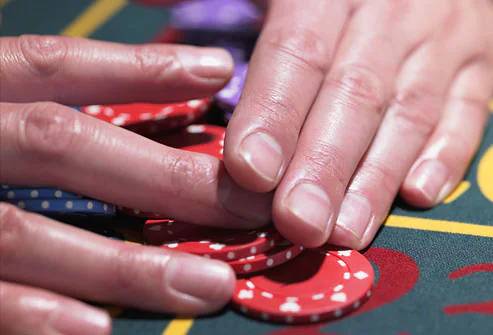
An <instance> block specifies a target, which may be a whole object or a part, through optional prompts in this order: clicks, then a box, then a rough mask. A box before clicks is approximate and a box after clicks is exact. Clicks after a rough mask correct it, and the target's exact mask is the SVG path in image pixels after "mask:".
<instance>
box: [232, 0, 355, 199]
mask: <svg viewBox="0 0 493 335" xmlns="http://www.w3.org/2000/svg"><path fill="white" fill-rule="evenodd" d="M349 4H350V2H348V1H317V0H310V1H305V2H300V1H296V0H287V1H277V2H276V1H274V2H272V3H271V6H270V10H269V15H268V18H267V22H266V24H265V26H264V28H263V30H262V33H261V36H260V38H259V41H258V43H257V46H256V48H255V51H254V54H253V56H252V59H251V61H250V66H249V73H248V77H247V80H246V83H245V86H244V89H243V93H242V97H241V99H240V102H239V104H238V107H237V108H236V110H235V113H234V115H233V117H232V119H231V120H230V122H229V125H228V132H227V134H226V140H225V151H224V152H225V154H224V155H225V156H224V161H225V164H226V167H227V169H228V171H229V173H230V174H231V176H232V177H233V178H234V180H235V181H236V182H238V183H239V184H240V185H241V186H243V187H245V188H246V189H249V190H252V191H256V192H267V191H270V190H272V189H273V188H274V187H275V186H276V185H277V183H278V181H279V180H280V178H281V177H282V175H283V173H284V171H285V170H286V167H287V165H288V164H289V161H290V159H291V157H292V155H293V153H294V151H295V147H296V143H297V140H298V134H299V131H300V129H301V127H302V125H303V122H304V120H305V117H306V115H307V113H308V111H309V109H310V106H311V105H312V103H313V100H314V99H315V96H316V94H317V92H318V89H319V87H320V84H321V82H322V80H323V77H324V76H325V73H326V72H327V70H328V68H329V66H330V63H331V59H332V56H333V53H334V50H335V49H336V44H337V41H338V38H339V35H340V34H341V32H342V30H343V28H344V24H345V22H346V20H347V18H348V17H349V15H350V12H351V7H350V5H349ZM317 13H331V28H330V29H327V27H326V25H327V18H326V16H325V15H317Z"/></svg>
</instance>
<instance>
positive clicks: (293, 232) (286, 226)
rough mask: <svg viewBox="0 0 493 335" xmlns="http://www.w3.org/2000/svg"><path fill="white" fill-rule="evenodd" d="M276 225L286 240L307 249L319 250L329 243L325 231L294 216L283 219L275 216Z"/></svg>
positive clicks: (288, 215) (286, 216) (285, 216)
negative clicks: (318, 248)
mask: <svg viewBox="0 0 493 335" xmlns="http://www.w3.org/2000/svg"><path fill="white" fill-rule="evenodd" d="M274 224H275V226H276V228H277V230H278V231H279V233H280V234H281V235H282V236H283V237H284V238H285V239H286V240H288V241H290V242H291V243H293V244H296V245H301V246H303V247H305V248H317V247H320V246H322V245H323V244H324V243H325V242H326V241H327V237H326V233H325V232H324V231H323V230H321V229H319V228H318V227H316V226H314V225H311V224H307V223H306V222H305V221H303V220H301V219H300V218H298V217H296V216H294V215H290V214H287V215H286V214H285V215H284V216H283V218H280V217H279V215H275V216H274Z"/></svg>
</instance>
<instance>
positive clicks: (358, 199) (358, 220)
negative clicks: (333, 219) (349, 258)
mask: <svg viewBox="0 0 493 335" xmlns="http://www.w3.org/2000/svg"><path fill="white" fill-rule="evenodd" d="M371 218H372V211H371V206H370V203H369V202H368V200H367V199H366V198H365V197H363V196H361V195H359V194H354V193H348V194H346V197H345V198H344V201H343V202H342V205H341V210H340V211H339V217H338V218H337V225H338V226H339V227H341V228H343V229H345V230H347V231H349V232H350V233H352V234H353V235H354V236H355V237H356V238H357V239H358V240H359V241H361V239H362V238H363V235H364V233H365V231H366V228H367V227H368V225H369V224H370V220H371Z"/></svg>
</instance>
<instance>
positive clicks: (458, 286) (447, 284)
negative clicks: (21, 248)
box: [0, 0, 493, 335]
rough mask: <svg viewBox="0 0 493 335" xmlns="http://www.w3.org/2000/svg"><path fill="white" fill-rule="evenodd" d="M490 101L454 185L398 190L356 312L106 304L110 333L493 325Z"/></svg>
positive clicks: (117, 30)
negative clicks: (207, 311)
mask: <svg viewBox="0 0 493 335" xmlns="http://www.w3.org/2000/svg"><path fill="white" fill-rule="evenodd" d="M0 8H1V11H2V28H1V34H2V35H3V36H17V35H20V34H26V33H35V34H62V35H70V36H82V37H91V38H94V39H100V40H108V41H117V42H125V43H145V42H148V41H153V40H155V39H156V36H158V35H160V34H162V32H163V31H165V30H166V29H167V28H166V27H167V24H168V22H169V12H168V10H166V9H155V8H153V9H151V8H146V7H142V6H139V5H135V4H131V3H129V2H127V1H125V0H97V1H91V0H73V1H64V0H44V1H40V0H2V1H0ZM490 110H491V111H492V117H491V120H490V122H489V125H488V129H487V132H486V135H485V137H484V140H483V142H482V144H481V148H480V151H479V153H478V154H477V156H476V157H475V158H474V160H473V162H472V165H471V167H470V169H469V171H468V173H467V175H466V176H465V178H464V180H463V181H462V183H461V184H460V185H459V187H458V188H457V189H456V190H455V191H454V193H453V194H452V195H450V196H449V197H448V198H447V199H445V200H444V201H443V203H442V204H440V205H439V206H437V207H435V208H433V209H429V210H416V209H413V208H409V207H408V206H406V205H405V204H404V203H402V202H401V201H400V200H396V203H395V206H394V207H393V209H392V211H391V214H390V215H389V217H388V219H387V220H386V222H385V225H384V226H383V227H382V229H381V231H380V232H379V234H378V236H377V237H376V239H375V241H374V242H373V243H372V244H371V246H370V247H369V248H367V249H366V250H364V251H363V253H364V255H365V256H366V257H367V259H368V260H370V261H371V263H372V265H373V266H374V269H375V273H376V280H375V288H374V290H373V295H372V296H371V298H370V299H369V300H368V301H367V302H366V303H365V304H364V305H363V306H362V307H361V308H360V309H359V310H357V311H356V312H354V313H352V314H349V315H347V316H345V317H343V318H341V319H337V320H335V321H332V322H326V323H322V324H313V325H303V326H288V325H280V324H270V323H267V322H263V321H257V320H253V319H250V318H247V317H245V316H243V315H241V314H239V313H237V312H235V311H234V310H233V309H232V308H230V307H226V308H225V309H224V310H223V311H221V312H219V313H217V314H215V315H212V316H208V317H202V318H195V319H194V318H189V317H187V316H175V315H163V314H151V313H146V312H142V311H137V310H132V309H125V308H121V307H117V306H105V308H107V309H108V310H109V311H110V313H111V315H112V316H113V317H114V334H130V335H134V334H135V335H137V334H138V335H159V334H164V335H171V334H174V335H185V334H188V335H206V334H207V335H208V334H218V335H220V334H225V335H226V334H228V335H229V334H236V335H253V334H270V335H274V334H275V335H295V334H296V335H298V334H299V335H317V334H340V335H342V334H347V335H356V334H379V335H398V334H399V335H404V334H409V335H410V334H413V335H418V334H493V101H492V103H490ZM105 224H106V225H109V226H110V227H109V228H108V229H114V231H116V232H117V234H119V236H120V237H121V238H122V239H125V240H127V241H128V242H129V243H141V242H142V238H141V229H142V222H140V221H139V222H137V221H134V220H126V219H115V220H113V221H111V222H110V223H105ZM93 228H94V227H93ZM89 229H91V228H89ZM108 231H112V230H107V231H105V232H106V233H107V232H108ZM108 234H109V235H111V234H113V233H108ZM115 234H116V233H115Z"/></svg>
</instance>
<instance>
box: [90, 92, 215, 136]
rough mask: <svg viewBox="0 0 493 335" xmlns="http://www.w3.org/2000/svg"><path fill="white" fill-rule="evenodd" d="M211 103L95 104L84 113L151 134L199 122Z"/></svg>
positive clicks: (206, 100) (198, 101)
mask: <svg viewBox="0 0 493 335" xmlns="http://www.w3.org/2000/svg"><path fill="white" fill-rule="evenodd" d="M210 103H211V99H209V98H207V99H196V100H190V101H187V102H179V103H172V104H148V103H133V104H122V105H104V106H103V105H91V106H85V107H82V108H81V111H82V112H83V113H85V114H88V115H91V116H93V117H96V118H98V119H100V120H103V121H106V122H109V123H111V124H114V125H115V126H120V127H124V128H126V129H128V130H131V131H133V132H136V133H139V134H145V135H151V134H155V133H158V132H161V131H165V130H170V129H176V128H181V127H184V126H186V125H189V124H191V123H193V122H195V121H196V120H198V119H199V118H200V117H202V116H203V115H204V114H205V112H206V111H207V110H208V109H209V106H210Z"/></svg>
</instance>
